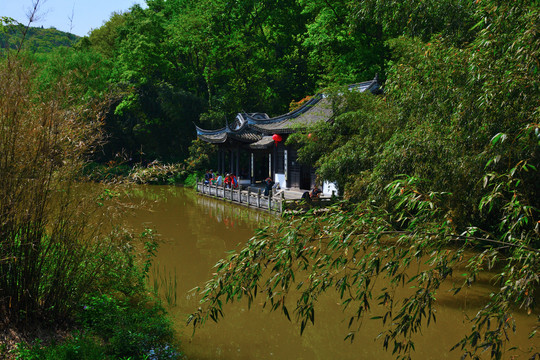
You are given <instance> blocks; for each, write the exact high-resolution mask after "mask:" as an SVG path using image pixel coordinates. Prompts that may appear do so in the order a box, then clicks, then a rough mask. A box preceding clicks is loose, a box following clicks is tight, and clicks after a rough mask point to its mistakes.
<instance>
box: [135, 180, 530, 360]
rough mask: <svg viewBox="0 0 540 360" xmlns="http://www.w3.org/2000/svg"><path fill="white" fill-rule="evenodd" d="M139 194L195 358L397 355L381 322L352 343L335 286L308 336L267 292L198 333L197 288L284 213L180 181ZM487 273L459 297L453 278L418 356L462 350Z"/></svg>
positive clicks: (142, 216) (186, 346)
mask: <svg viewBox="0 0 540 360" xmlns="http://www.w3.org/2000/svg"><path fill="white" fill-rule="evenodd" d="M131 197H132V200H133V201H134V202H135V203H144V202H146V203H148V204H149V205H151V206H146V207H144V208H142V209H136V210H134V214H133V216H130V217H129V221H130V223H131V224H132V225H133V226H137V227H142V226H147V227H148V226H150V227H153V228H155V229H156V230H157V231H158V232H159V234H160V236H161V238H162V240H163V243H162V245H161V247H160V249H159V253H158V258H157V264H156V266H159V267H160V269H162V272H165V271H173V272H176V276H177V284H176V286H177V306H174V307H171V308H170V309H169V312H170V314H171V316H172V317H173V319H174V321H175V323H176V328H177V330H178V332H179V334H180V337H181V341H182V349H183V350H184V351H185V353H186V355H187V357H188V358H189V359H198V360H203V359H208V360H210V359H223V360H237V359H238V360H240V359H246V360H247V359H321V360H322V359H324V360H326V359H345V360H347V359H393V357H392V355H391V352H385V351H383V350H382V344H381V342H380V341H376V338H377V335H378V334H379V333H380V332H381V327H380V325H379V324H380V323H379V322H376V321H370V320H365V321H364V324H363V326H362V328H361V329H360V332H359V333H358V334H357V335H356V338H355V341H354V342H353V343H352V344H351V343H349V342H345V341H344V340H343V339H344V337H345V335H346V334H347V332H348V329H347V325H348V320H349V316H350V313H344V312H343V311H342V309H341V307H340V305H339V304H338V302H337V299H338V297H337V296H336V295H335V294H331V293H330V294H325V295H323V296H321V297H320V298H319V303H318V306H317V309H316V319H315V326H314V327H308V328H307V329H306V330H305V332H304V335H302V336H300V334H299V333H300V331H299V326H298V325H297V324H295V323H290V322H289V321H288V320H287V319H286V317H285V316H283V315H281V314H278V313H272V314H269V313H268V311H267V310H266V309H262V307H261V304H260V303H261V302H262V299H260V300H259V302H258V301H257V300H256V301H255V303H254V305H253V307H252V309H251V310H249V311H248V309H247V302H240V303H234V304H232V305H225V308H224V312H225V319H223V320H222V321H220V323H219V324H214V323H212V322H209V323H207V324H206V325H205V326H204V327H203V328H201V329H200V330H197V332H196V333H195V335H193V336H192V328H191V327H187V326H186V325H185V321H186V319H187V316H188V314H189V313H191V312H193V311H194V310H195V309H197V307H198V299H199V297H198V296H197V295H196V294H195V293H193V292H190V290H191V289H193V288H195V287H197V286H203V285H204V282H205V281H206V280H208V279H209V278H211V276H212V272H213V266H214V264H215V263H216V262H217V261H218V260H219V259H221V258H223V257H226V256H227V252H229V251H231V250H238V249H239V248H240V246H242V245H243V244H245V243H246V241H248V239H249V238H250V237H251V236H252V235H253V233H254V230H255V228H257V227H260V226H264V225H266V224H267V223H269V222H273V221H279V219H278V218H276V217H275V216H273V215H268V214H266V213H263V212H260V211H256V210H250V209H247V208H245V207H242V206H237V205H233V204H229V203H225V202H223V201H219V200H213V199H211V198H208V197H202V196H198V195H197V194H195V193H194V192H193V191H191V190H189V189H183V188H178V187H161V186H154V187H138V188H136V189H135V190H134V191H133V192H132V193H131ZM165 269H168V270H165ZM485 276H486V279H485V280H486V281H483V283H484V284H485V285H484V286H479V287H474V288H472V289H469V290H464V291H462V294H460V296H459V297H454V296H452V295H450V294H449V292H447V291H445V290H448V289H450V287H451V284H448V285H447V286H448V287H447V289H441V291H440V292H439V294H438V295H437V299H438V308H437V323H436V324H435V325H434V326H430V327H429V328H427V329H425V331H424V333H423V334H419V335H418V336H417V337H416V339H415V342H416V349H417V351H416V353H415V354H414V356H413V358H416V359H445V358H448V359H458V358H459V353H457V352H452V353H449V352H448V350H449V349H450V348H451V347H452V345H454V344H455V343H456V342H457V341H458V340H459V339H460V338H461V337H462V336H463V333H464V332H465V331H466V330H468V328H469V324H468V323H467V316H471V315H473V314H474V311H475V310H474V309H477V308H478V307H479V306H481V305H482V304H483V303H485V300H486V298H487V296H489V295H488V294H489V285H488V280H489V278H490V275H489V274H487V275H485ZM456 281H457V279H456ZM291 307H293V305H290V306H289V308H291ZM377 311H378V310H377V308H374V309H373V314H371V315H370V316H373V315H378V314H377ZM381 311H382V310H381ZM518 318H519V319H518V320H519V321H520V325H521V327H520V329H519V333H518V335H517V336H516V337H515V339H516V340H515V341H514V342H513V345H516V346H521V347H522V348H523V349H524V348H526V347H527V346H530V345H531V344H530V343H528V342H527V340H526V338H527V332H528V331H530V330H531V329H532V326H533V324H534V323H535V319H534V318H532V317H527V316H526V315H524V314H520V315H518ZM513 354H514V353H513ZM516 354H517V355H521V356H522V357H517V358H526V356H525V355H522V354H521V353H516Z"/></svg>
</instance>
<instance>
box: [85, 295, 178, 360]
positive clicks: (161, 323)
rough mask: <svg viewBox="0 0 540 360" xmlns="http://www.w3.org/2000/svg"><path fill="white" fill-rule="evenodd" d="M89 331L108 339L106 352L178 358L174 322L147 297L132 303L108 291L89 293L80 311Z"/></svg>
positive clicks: (134, 356)
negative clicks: (97, 293)
mask: <svg viewBox="0 0 540 360" xmlns="http://www.w3.org/2000/svg"><path fill="white" fill-rule="evenodd" d="M79 316H80V318H79V321H81V322H82V324H83V325H84V327H85V328H86V329H90V333H91V334H93V335H94V336H98V337H99V338H101V339H103V341H104V342H105V344H106V346H105V353H106V354H107V355H109V356H111V357H113V358H126V357H131V358H133V359H145V358H148V359H156V360H158V359H176V358H178V357H179V354H178V353H177V352H176V350H175V349H174V348H173V347H172V345H171V341H172V339H173V332H172V328H171V324H170V322H169V321H168V320H166V319H165V317H164V316H163V309H162V308H161V307H160V306H158V305H151V303H149V302H148V301H144V302H141V303H130V302H128V301H126V300H118V299H114V298H112V297H110V296H107V295H95V296H90V297H88V298H87V299H86V300H85V301H84V305H83V309H82V310H81V311H80V313H79Z"/></svg>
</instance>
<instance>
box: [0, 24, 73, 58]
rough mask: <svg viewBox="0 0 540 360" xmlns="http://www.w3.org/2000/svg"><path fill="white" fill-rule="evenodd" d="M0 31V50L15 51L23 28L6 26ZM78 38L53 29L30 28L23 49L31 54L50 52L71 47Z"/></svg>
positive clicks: (20, 26) (21, 26)
mask: <svg viewBox="0 0 540 360" xmlns="http://www.w3.org/2000/svg"><path fill="white" fill-rule="evenodd" d="M3 30H4V31H0V48H2V49H6V48H11V49H16V48H17V46H18V45H19V43H20V41H21V38H22V34H23V30H24V26H23V25H8V26H4V27H3ZM78 39H79V37H78V36H77V35H74V34H70V33H67V32H63V31H60V30H57V29H55V28H49V29H44V28H43V27H41V28H39V27H30V28H29V29H28V33H27V34H26V38H25V40H24V45H23V48H24V49H25V50H29V51H31V52H38V53H44V52H50V51H52V50H53V49H55V48H57V47H59V46H67V47H71V46H73V45H74V44H75V43H76V42H77V41H78Z"/></svg>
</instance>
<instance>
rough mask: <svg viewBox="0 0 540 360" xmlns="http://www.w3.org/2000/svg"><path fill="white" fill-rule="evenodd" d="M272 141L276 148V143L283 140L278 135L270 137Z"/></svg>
mask: <svg viewBox="0 0 540 360" xmlns="http://www.w3.org/2000/svg"><path fill="white" fill-rule="evenodd" d="M272 140H274V143H275V144H276V146H277V143H278V142H281V141H282V140H283V138H282V137H281V135H279V134H274V135H272Z"/></svg>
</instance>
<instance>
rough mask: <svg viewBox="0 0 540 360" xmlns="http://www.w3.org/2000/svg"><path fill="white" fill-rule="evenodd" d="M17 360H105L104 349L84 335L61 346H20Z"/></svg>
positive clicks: (38, 343)
mask: <svg viewBox="0 0 540 360" xmlns="http://www.w3.org/2000/svg"><path fill="white" fill-rule="evenodd" d="M15 352H16V356H15V359H17V360H71V359H81V360H102V359H105V358H106V357H105V354H104V353H103V347H102V346H100V344H98V343H97V342H96V340H95V339H93V338H92V337H89V336H84V335H75V336H74V337H73V339H70V340H69V341H66V342H64V343H61V344H51V345H50V346H43V345H42V344H41V343H40V342H36V343H35V344H33V345H31V346H30V345H26V344H19V346H18V348H17V350H16V351H15Z"/></svg>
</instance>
